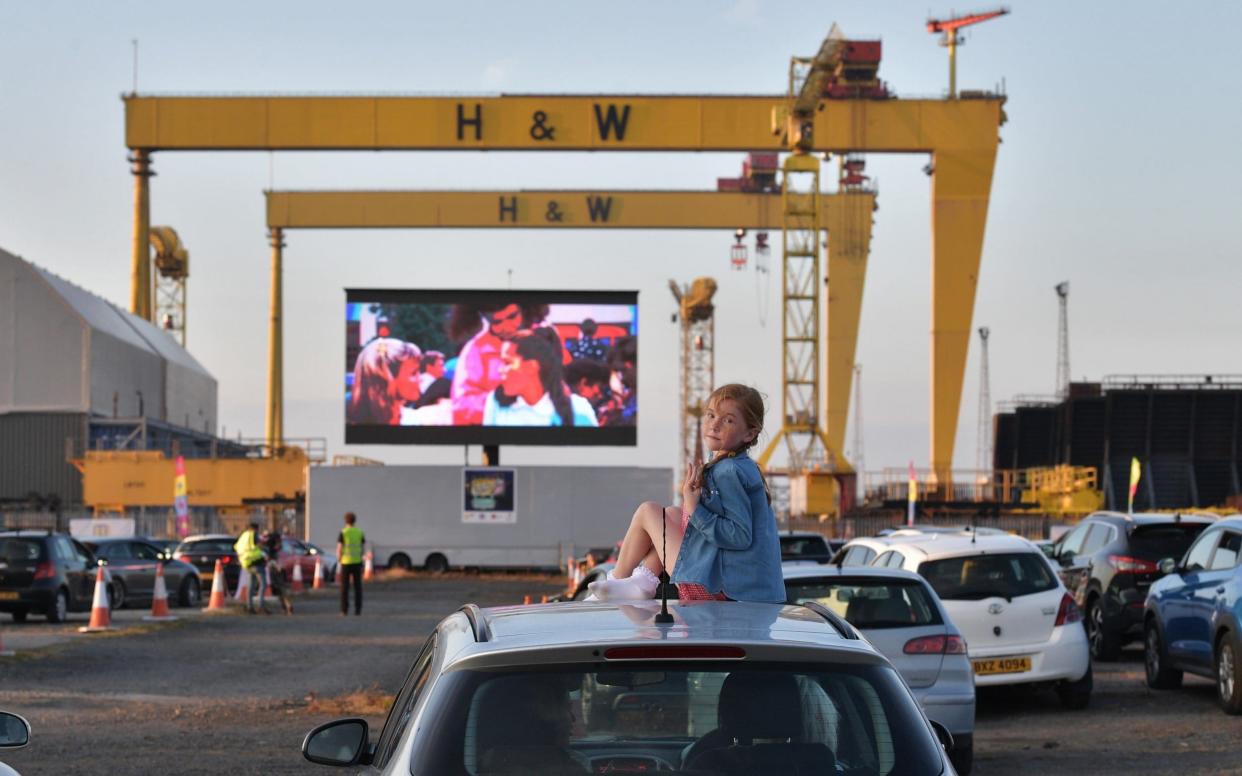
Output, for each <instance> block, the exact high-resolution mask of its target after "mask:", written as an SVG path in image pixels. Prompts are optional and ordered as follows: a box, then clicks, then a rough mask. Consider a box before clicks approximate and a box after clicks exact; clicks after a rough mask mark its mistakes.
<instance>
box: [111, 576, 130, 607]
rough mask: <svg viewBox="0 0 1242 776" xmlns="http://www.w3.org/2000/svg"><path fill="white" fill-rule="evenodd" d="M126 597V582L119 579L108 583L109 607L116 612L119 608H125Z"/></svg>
mask: <svg viewBox="0 0 1242 776" xmlns="http://www.w3.org/2000/svg"><path fill="white" fill-rule="evenodd" d="M125 598H126V594H125V583H124V582H122V581H121V580H119V579H115V580H113V581H112V584H111V585H108V609H109V610H110V611H114V612H115V611H116V610H117V609H124V608H125Z"/></svg>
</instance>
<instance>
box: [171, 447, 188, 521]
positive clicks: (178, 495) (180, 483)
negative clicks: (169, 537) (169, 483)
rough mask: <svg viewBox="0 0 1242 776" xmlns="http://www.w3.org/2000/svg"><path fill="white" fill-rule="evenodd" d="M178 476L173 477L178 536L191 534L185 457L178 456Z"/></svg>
mask: <svg viewBox="0 0 1242 776" xmlns="http://www.w3.org/2000/svg"><path fill="white" fill-rule="evenodd" d="M176 466H177V469H176V471H177V476H176V477H175V478H174V479H173V509H174V510H175V511H176V513H177V536H179V537H181V538H182V539H184V538H185V537H187V536H189V534H190V505H189V502H187V501H186V497H185V494H186V482H185V458H184V457H182V456H180V455H179V456H177V463H176Z"/></svg>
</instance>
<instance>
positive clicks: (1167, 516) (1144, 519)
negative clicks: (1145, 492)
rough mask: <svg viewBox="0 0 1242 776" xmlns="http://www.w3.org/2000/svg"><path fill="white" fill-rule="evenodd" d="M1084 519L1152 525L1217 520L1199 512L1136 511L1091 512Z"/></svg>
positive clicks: (1204, 523) (1201, 522) (1200, 523)
mask: <svg viewBox="0 0 1242 776" xmlns="http://www.w3.org/2000/svg"><path fill="white" fill-rule="evenodd" d="M1083 519H1084V520H1092V519H1094V520H1098V521H1101V522H1109V523H1113V524H1120V525H1124V524H1127V523H1129V524H1132V525H1154V524H1159V523H1177V522H1182V523H1193V524H1195V525H1211V524H1212V523H1215V522H1217V520H1216V517H1215V516H1214V515H1206V514H1202V513H1199V512H1137V513H1135V514H1133V515H1128V514H1125V513H1124V512H1092V513H1091V514H1089V515H1087V516H1086V517H1085V518H1083Z"/></svg>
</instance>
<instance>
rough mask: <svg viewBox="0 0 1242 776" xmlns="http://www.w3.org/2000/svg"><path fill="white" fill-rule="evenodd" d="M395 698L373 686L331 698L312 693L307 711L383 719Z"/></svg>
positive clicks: (308, 698)
mask: <svg viewBox="0 0 1242 776" xmlns="http://www.w3.org/2000/svg"><path fill="white" fill-rule="evenodd" d="M395 698H396V696H395V695H393V694H392V693H387V692H384V691H383V690H381V689H380V688H379V685H376V684H373V685H371V686H370V687H367V688H364V689H361V690H355V691H354V692H350V693H345V694H344V695H336V696H333V697H330V698H319V697H316V695H315V694H314V693H311V694H309V695H307V696H306V710H307V711H308V712H310V713H311V714H324V715H328V716H333V717H382V716H384V715H386V714H388V708H389V707H390V706H392V702H393V700H394V699H395Z"/></svg>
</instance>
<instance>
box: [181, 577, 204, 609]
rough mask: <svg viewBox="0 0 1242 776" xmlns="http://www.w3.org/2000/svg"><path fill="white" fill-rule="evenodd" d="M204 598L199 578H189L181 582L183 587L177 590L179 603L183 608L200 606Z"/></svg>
mask: <svg viewBox="0 0 1242 776" xmlns="http://www.w3.org/2000/svg"><path fill="white" fill-rule="evenodd" d="M202 598H203V591H202V588H201V587H200V586H199V583H198V577H194V576H188V577H186V578H185V579H183V580H181V587H180V588H178V590H177V603H179V604H181V605H182V606H187V607H193V606H198V604H199V601H201V600H202Z"/></svg>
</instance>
